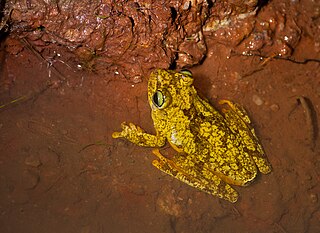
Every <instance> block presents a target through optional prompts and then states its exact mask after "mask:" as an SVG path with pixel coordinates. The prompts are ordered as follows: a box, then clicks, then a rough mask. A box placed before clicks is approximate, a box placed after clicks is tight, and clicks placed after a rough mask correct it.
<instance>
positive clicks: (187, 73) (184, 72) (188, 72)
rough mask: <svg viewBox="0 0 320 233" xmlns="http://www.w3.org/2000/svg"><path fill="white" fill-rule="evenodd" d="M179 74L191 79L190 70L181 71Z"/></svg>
mask: <svg viewBox="0 0 320 233" xmlns="http://www.w3.org/2000/svg"><path fill="white" fill-rule="evenodd" d="M180 73H181V74H184V75H188V76H191V77H192V73H191V71H190V70H181V71H180Z"/></svg>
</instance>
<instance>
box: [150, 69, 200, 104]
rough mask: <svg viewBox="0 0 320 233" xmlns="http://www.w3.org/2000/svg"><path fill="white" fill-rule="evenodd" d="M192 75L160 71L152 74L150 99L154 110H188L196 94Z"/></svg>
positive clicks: (188, 72) (186, 72) (184, 72)
mask: <svg viewBox="0 0 320 233" xmlns="http://www.w3.org/2000/svg"><path fill="white" fill-rule="evenodd" d="M192 83H193V78H192V73H191V72H190V71H188V70H182V71H180V72H176V71H173V70H163V69H158V70H155V71H154V72H152V73H151V75H150V78H149V82H148V99H149V104H150V106H151V109H152V110H158V109H165V108H168V107H177V108H180V109H188V108H190V105H191V104H192V101H191V98H192V96H193V94H194V92H195V90H194V88H193V86H192Z"/></svg>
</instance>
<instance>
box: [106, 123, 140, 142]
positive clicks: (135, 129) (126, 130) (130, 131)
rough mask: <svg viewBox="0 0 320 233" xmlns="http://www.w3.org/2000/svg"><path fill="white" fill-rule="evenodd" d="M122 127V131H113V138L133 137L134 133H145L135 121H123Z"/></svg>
mask: <svg viewBox="0 0 320 233" xmlns="http://www.w3.org/2000/svg"><path fill="white" fill-rule="evenodd" d="M121 128H122V131H121V132H114V133H112V137H113V138H127V139H129V138H131V137H132V136H133V135H137V134H139V133H143V130H142V129H141V128H140V127H139V126H136V125H135V124H133V123H128V124H127V123H126V122H122V123H121Z"/></svg>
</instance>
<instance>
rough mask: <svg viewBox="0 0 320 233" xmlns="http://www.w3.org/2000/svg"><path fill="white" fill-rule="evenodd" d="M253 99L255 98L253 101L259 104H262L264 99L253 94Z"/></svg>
mask: <svg viewBox="0 0 320 233" xmlns="http://www.w3.org/2000/svg"><path fill="white" fill-rule="evenodd" d="M252 100H253V102H254V103H255V104H256V105H258V106H260V105H262V104H263V100H262V99H261V98H260V97H259V96H257V95H253V96H252Z"/></svg>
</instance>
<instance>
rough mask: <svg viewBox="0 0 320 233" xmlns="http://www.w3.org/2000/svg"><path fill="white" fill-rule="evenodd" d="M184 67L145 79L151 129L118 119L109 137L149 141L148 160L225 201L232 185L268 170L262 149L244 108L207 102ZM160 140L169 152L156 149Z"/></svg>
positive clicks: (233, 198) (139, 142) (231, 196)
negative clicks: (118, 126)
mask: <svg viewBox="0 0 320 233" xmlns="http://www.w3.org/2000/svg"><path fill="white" fill-rule="evenodd" d="M193 81H194V78H193V75H192V73H191V71H189V70H181V71H174V70H166V69H157V70H155V71H153V72H152V73H151V74H150V77H149V80H148V102H149V105H150V107H151V117H152V120H153V125H154V128H155V131H156V134H150V133H147V132H146V131H145V130H143V129H142V128H141V127H140V126H137V125H135V124H133V123H126V122H123V123H122V124H121V128H122V130H121V131H120V132H113V134H112V137H113V138H125V139H126V140H129V141H130V142H132V143H134V144H137V145H138V146H144V147H153V148H154V149H153V151H152V152H153V154H154V155H155V156H156V159H155V160H153V162H152V164H153V165H154V166H155V167H156V168H158V169H159V170H161V171H162V172H164V173H166V174H168V175H171V176H172V177H174V178H176V179H178V180H180V181H182V182H184V183H186V184H188V185H190V186H192V187H194V188H196V189H198V190H200V191H203V192H206V193H209V194H211V195H213V196H215V197H219V198H222V199H225V200H227V201H229V202H231V203H235V202H236V201H237V200H238V197H239V194H238V192H237V191H236V190H235V189H234V188H233V187H232V186H233V185H234V186H247V185H248V184H250V183H251V182H252V181H253V180H254V179H255V178H256V177H257V175H258V172H260V173H262V174H268V173H270V172H271V170H272V168H271V164H270V163H269V161H268V159H267V157H266V154H265V152H264V149H263V147H262V145H261V143H260V141H259V139H258V137H257V136H256V133H255V130H254V128H253V126H252V122H251V119H250V118H249V116H248V114H247V112H246V110H245V109H244V108H243V107H242V106H241V105H239V104H237V103H233V102H232V101H230V100H220V101H219V102H218V103H219V106H221V108H220V109H219V108H217V107H213V105H212V104H210V102H209V101H208V100H207V99H206V98H204V97H202V96H201V94H200V93H198V91H197V89H196V88H195V87H194V85H193ZM166 142H168V143H169V145H170V146H171V147H172V148H173V150H174V151H175V153H174V155H172V156H165V155H163V154H162V153H161V152H160V148H162V147H163V146H164V145H165V144H166Z"/></svg>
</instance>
